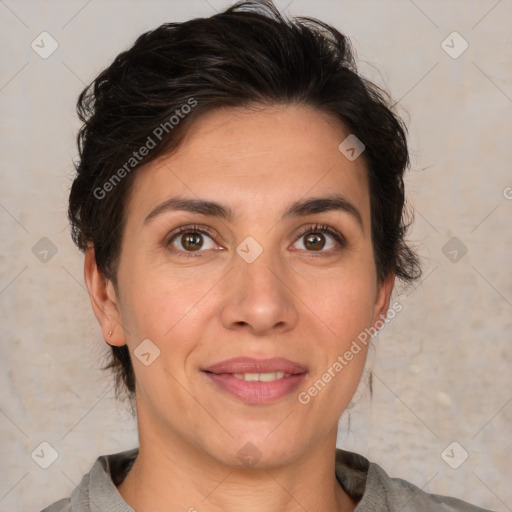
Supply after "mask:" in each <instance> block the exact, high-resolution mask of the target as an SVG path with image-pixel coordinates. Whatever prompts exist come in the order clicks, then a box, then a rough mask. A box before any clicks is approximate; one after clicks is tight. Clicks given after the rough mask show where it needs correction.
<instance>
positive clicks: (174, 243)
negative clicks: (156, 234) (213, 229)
mask: <svg viewBox="0 0 512 512" xmlns="http://www.w3.org/2000/svg"><path fill="white" fill-rule="evenodd" d="M166 246H167V247H168V249H169V250H170V251H171V252H173V253H182V255H186V253H189V255H190V253H194V252H196V253H198V256H199V255H200V254H202V253H204V252H205V250H208V249H215V242H214V241H213V239H212V236H211V235H209V234H208V233H207V232H206V231H204V230H203V229H197V228H193V227H191V226H189V227H186V226H185V227H183V228H180V229H179V230H178V231H177V232H174V234H171V236H170V237H169V240H168V241H167V243H166Z"/></svg>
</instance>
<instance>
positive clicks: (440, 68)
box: [0, 0, 512, 511]
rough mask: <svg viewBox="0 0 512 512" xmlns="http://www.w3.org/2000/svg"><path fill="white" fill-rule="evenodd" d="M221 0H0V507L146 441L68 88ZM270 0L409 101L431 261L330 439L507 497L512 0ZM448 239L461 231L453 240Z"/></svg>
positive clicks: (20, 506)
mask: <svg viewBox="0 0 512 512" xmlns="http://www.w3.org/2000/svg"><path fill="white" fill-rule="evenodd" d="M226 5H227V3H226V2H223V1H214V0H208V2H207V1H204V0H194V1H188V2H178V1H177V0H174V1H172V0H167V1H153V2H151V1H147V2H140V1H139V2H136V1H131V2H128V1H124V2H121V1H114V0H111V1H99V0H93V1H90V2H87V1H85V0H84V1H44V2H43V1H23V0H22V1H15V0H2V1H0V34H1V35H0V37H1V44H0V56H1V62H2V66H1V69H0V141H1V143H2V151H1V153H0V160H1V173H2V176H1V184H2V185H1V190H2V192H1V197H0V226H1V232H0V234H1V250H0V257H1V269H0V303H1V308H2V309H1V311H2V322H1V329H2V335H1V344H2V345H1V346H2V352H1V359H0V360H1V365H2V371H1V372H0V379H1V381H0V400H1V410H0V422H1V441H2V447H3V448H2V453H4V455H3V456H2V461H1V464H2V475H3V477H2V479H0V511H13V510H25V511H30V510H33V511H38V510H40V509H42V508H43V507H44V506H46V505H47V504H49V503H50V502H53V501H55V500H57V499H59V498H62V497H65V496H68V495H69V494H70V493H71V492H72V490H73V489H74V487H75V485H76V484H77V483H78V482H79V481H80V479H81V477H82V475H83V474H84V473H85V472H86V471H88V470H89V468H90V466H91V465H92V463H93V462H94V460H95V459H96V457H97V456H98V455H100V454H106V453H113V452H117V451H121V450H123V449H127V448H131V447H133V446H135V445H136V443H137V438H136V430H135V425H134V422H133V421H132V420H131V419H130V414H129V412H128V410H127V407H126V406H125V405H123V404H119V403H116V401H115V399H114V398H113V394H112V390H111V381H110V379H109V375H108V374H106V373H102V372H101V371H100V370H99V369H98V368H99V366H100V364H101V363H102V362H103V356H104V354H105V353H106V351H105V345H104V343H103V341H102V338H101V335H100V331H99V328H98V327H97V325H96V322H95V319H94V318H93V315H92V311H91V308H90V305H89V300H88V296H87V294H86V292H85V289H84V285H83V278H82V255H81V254H80V253H79V252H78V250H76V249H75V247H74V246H73V245H72V242H71V240H70V237H69V232H68V228H67V221H66V215H65V213H66V200H67V192H68V187H69V185H70V180H71V177H72V171H73V168H72V159H73V158H74V157H75V156H76V149H75V142H74V139H75V135H76V131H77V129H78V126H79V124H78V121H77V119H76V116H75V113H74V108H75V103H76V99H77V96H78V94H79V92H80V91H81V90H82V88H83V87H84V85H85V84H86V83H88V82H89V81H90V80H92V79H93V78H94V77H95V76H96V74H97V73H98V72H99V71H101V70H102V69H103V68H104V67H105V66H106V65H108V64H109V63H110V61H111V60H112V59H113V58H114V56H115V55H116V54H117V53H119V52H120V51H122V50H124V49H125V48H127V47H128V46H129V45H131V44H132V42H133V41H134V39H135V37H136V36H138V35H139V34H140V33H141V32H143V31H146V30H149V29H151V28H154V27H156V26H158V25H159V24H161V23H163V22H166V21H180V20H186V19H189V18H191V17H194V16H209V15H211V14H214V12H215V10H216V9H217V10H218V9H221V8H222V7H224V6H226ZM277 5H278V6H279V7H280V8H281V9H285V8H286V12H287V13H288V14H291V15H299V14H301V15H312V16H316V17H318V18H320V19H323V20H325V21H328V22H330V23H332V24H334V25H335V26H337V27H338V28H339V29H340V30H341V31H342V32H344V33H346V34H347V35H348V36H350V37H351V38H352V40H353V43H354V45H355V47H356V49H357V51H358V55H359V58H360V59H361V61H362V62H361V70H362V71H363V72H364V73H365V74H366V75H367V76H369V77H370V78H372V79H374V80H376V81H377V82H378V83H379V84H381V85H384V86H385V87H387V88H389V89H390V90H391V93H392V95H393V97H394V98H395V100H400V101H401V104H402V105H403V110H402V112H403V115H404V116H406V119H407V122H408V125H409V127H410V143H411V150H412V172H411V173H410V174H409V177H408V180H407V186H408V193H409V197H410V200H411V202H412V204H413V206H414V208H415V210H416V222H415V225H414V229H413V230H412V232H411V239H412V240H413V241H414V242H415V243H416V244H418V245H419V246H420V247H421V254H422V256H423V258H424V270H425V277H424V280H423V282H422V283H421V284H420V285H418V286H417V287H416V288H414V289H409V290H406V291H404V292H403V293H402V294H401V295H400V296H397V297H396V300H399V301H400V302H401V304H402V305H403V311H402V312H401V313H400V314H399V315H398V316H397V317H396V318H395V319H394V320H393V321H392V322H391V323H390V324H389V325H388V326H386V327H385V329H384V330H383V331H382V333H381V334H380V336H379V339H378V340H377V341H376V343H375V350H374V351H373V352H372V358H371V359H372V361H374V362H373V363H372V364H373V371H374V398H373V401H370V399H369V396H368V394H365V393H364V388H363V387H362V388H361V391H362V392H361V393H359V394H358V401H357V405H356V406H355V407H354V408H353V409H352V410H351V413H350V420H351V425H350V431H348V415H347V414H345V415H344V416H343V418H342V420H341V421H340V434H339V440H338V442H339V446H341V447H344V448H347V449H350V450H355V451H359V452H360V453H362V454H364V455H366V456H368V457H369V458H370V459H372V460H373V461H375V462H378V463H379V464H381V465H382V466H383V467H384V468H385V469H386V471H387V472H388V473H389V474H390V475H391V476H397V477H402V478H405V479H407V480H409V481H412V482H413V483H415V484H416V485H418V486H419V487H421V488H424V489H425V490H427V491H429V492H436V493H440V494H450V495H456V496H458V497H460V498H463V499H465V500H467V501H470V502H473V503H475V504H478V505H480V506H483V507H488V508H491V509H493V510H498V511H507V510H512V487H511V486H510V482H511V481H512V469H511V458H510V453H511V449H512V446H511V445H512V442H511V421H512V372H511V356H512V348H511V343H510V342H511V334H510V333H511V328H512V321H511V313H512V277H511V272H510V270H511V266H510V261H511V258H510V247H511V241H512V240H511V238H512V234H511V229H510V219H511V214H512V200H511V199H510V198H511V197H512V188H507V187H512V173H511V163H510V162H511V161H512V143H511V141H512V83H511V82H512V80H511V79H512V72H511V70H512V32H511V30H510V27H511V25H512V1H511V0H501V1H497V0H481V1H475V0H473V1H470V0H464V1H462V0H461V1H448V0H443V1H427V0H415V1H414V2H413V1H412V0H397V1H382V0H381V1H369V0H360V1H348V0H336V1H334V0H333V1H316V2H313V1H312V0H309V1H306V0H294V1H292V2H291V3H289V2H288V1H284V2H278V3H277ZM42 31H47V32H49V33H50V34H51V36H52V37H53V38H54V39H55V40H56V41H57V42H58V45H59V46H58V49H57V50H56V51H55V52H54V53H53V54H52V55H51V56H50V57H48V58H47V59H43V58H41V57H40V56H39V55H38V54H37V53H36V52H35V51H34V50H32V48H31V42H32V41H33V40H34V39H35V38H36V37H37V36H38V35H39V34H40V33H41V32H42ZM453 31H457V32H458V33H459V34H460V35H461V36H462V37H463V38H464V40H466V41H467V43H468V44H469V47H468V48H467V50H466V51H465V52H464V53H463V54H462V55H460V56H459V57H458V58H455V59H454V58H452V57H450V56H449V55H448V54H447V53H446V52H445V50H444V49H443V47H442V41H443V40H445V39H446V38H447V36H448V35H449V34H451V33H452V32H453ZM462 43H463V41H462V40H459V39H457V38H455V39H453V36H452V37H451V38H449V39H448V40H447V43H445V45H446V44H448V45H449V46H452V47H453V48H452V49H451V50H450V51H452V52H456V51H458V50H460V48H462V46H461V44H462ZM46 48H48V46H46ZM507 197H508V199H507ZM43 237H47V238H48V239H49V240H51V242H52V244H53V245H54V246H55V249H56V250H57V252H56V254H55V255H53V256H52V253H51V251H50V252H49V253H48V255H47V259H48V261H46V262H44V261H40V259H39V258H38V257H36V255H35V254H34V252H35V253H36V254H38V251H37V250H34V252H33V247H34V246H35V245H36V244H37V243H38V241H39V240H40V239H41V238H43ZM452 237H456V238H457V239H458V240H459V241H458V242H457V241H456V242H455V244H459V245H458V246H457V245H455V246H452V245H448V246H447V247H446V245H445V244H447V243H448V241H449V240H450V239H452ZM40 243H42V244H43V245H44V244H47V246H45V247H46V249H48V242H47V241H46V242H40ZM451 243H452V244H453V243H454V242H453V241H452V242H451ZM461 244H464V246H465V247H466V248H467V253H466V254H465V255H464V256H463V257H462V258H460V256H461V254H462V252H461V248H462V245H461ZM36 248H39V251H40V250H41V247H40V246H36ZM453 250H455V251H456V252H455V253H453V252H452V253H451V254H450V251H453ZM443 251H444V252H443ZM445 253H446V254H447V255H448V256H446V255H445ZM39 256H40V257H42V256H41V254H40V253H39ZM50 256H51V257H50ZM449 258H452V259H453V258H460V260H459V261H457V262H453V261H451V260H450V259H449ZM43 441H46V442H48V443H50V444H51V445H52V446H53V447H54V448H55V450H56V451H57V452H58V458H57V460H56V461H55V463H54V464H52V465H51V466H50V467H49V468H48V469H46V470H45V469H42V468H40V467H39V466H38V465H37V464H36V463H35V462H34V461H33V460H32V458H31V453H32V452H33V450H34V449H35V448H36V447H38V445H39V444H40V443H41V442H43ZM453 441H456V442H457V443H459V445H456V446H455V449H454V451H453V452H451V451H450V449H449V450H448V452H447V454H448V455H449V456H451V457H449V458H448V460H450V461H453V460H455V461H458V460H460V457H461V456H462V455H463V454H464V452H463V450H465V451H467V452H468V454H469V457H468V459H467V460H466V461H465V462H464V463H463V464H462V465H460V467H458V469H452V468H451V467H450V466H449V465H448V464H447V463H446V462H445V461H444V460H443V458H442V456H441V454H442V452H443V450H445V448H446V447H447V446H448V445H449V444H450V443H452V442H453ZM445 453H446V452H445ZM452 464H453V462H452Z"/></svg>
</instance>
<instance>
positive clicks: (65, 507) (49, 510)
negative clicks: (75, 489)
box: [41, 498, 71, 512]
mask: <svg viewBox="0 0 512 512" xmlns="http://www.w3.org/2000/svg"><path fill="white" fill-rule="evenodd" d="M70 506H71V500H70V499H69V498H64V499H62V500H59V501H56V502H55V503H53V504H52V505H50V506H48V507H46V508H45V509H43V510H41V512H70V511H71V508H70Z"/></svg>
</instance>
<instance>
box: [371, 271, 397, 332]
mask: <svg viewBox="0 0 512 512" xmlns="http://www.w3.org/2000/svg"><path fill="white" fill-rule="evenodd" d="M394 284H395V274H394V273H393V272H390V273H389V275H388V276H387V277H386V278H385V279H384V281H383V282H382V283H380V284H379V288H378V290H377V297H376V299H375V306H374V310H373V321H372V325H373V327H375V326H376V324H377V323H379V324H380V323H382V320H384V318H386V315H387V312H388V309H389V301H390V299H391V292H392V291H393V285H394ZM377 330H378V329H377Z"/></svg>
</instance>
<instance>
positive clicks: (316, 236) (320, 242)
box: [304, 233, 325, 251]
mask: <svg viewBox="0 0 512 512" xmlns="http://www.w3.org/2000/svg"><path fill="white" fill-rule="evenodd" d="M304 246H305V247H306V248H307V249H312V250H313V251H318V250H320V249H323V248H324V246H325V237H324V236H323V235H321V234H320V233H310V234H309V235H305V236H304Z"/></svg>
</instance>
